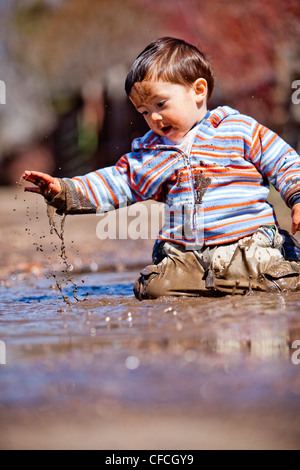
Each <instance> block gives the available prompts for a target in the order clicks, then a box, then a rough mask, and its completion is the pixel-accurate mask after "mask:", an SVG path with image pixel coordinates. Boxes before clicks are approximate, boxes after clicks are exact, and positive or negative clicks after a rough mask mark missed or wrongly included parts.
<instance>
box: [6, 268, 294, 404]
mask: <svg viewBox="0 0 300 470" xmlns="http://www.w3.org/2000/svg"><path fill="white" fill-rule="evenodd" d="M135 277H136V272H125V273H113V272H106V273H94V274H89V275H85V276H83V275H77V276H76V275H74V276H73V279H74V282H76V285H77V286H78V287H77V300H75V299H74V298H73V292H72V289H70V287H69V286H67V287H66V288H64V287H63V292H64V296H65V297H67V298H69V302H70V303H69V304H68V303H66V302H65V301H64V300H63V299H62V296H61V292H60V291H59V289H58V288H57V286H56V283H55V282H54V280H53V278H52V277H49V278H48V279H41V280H35V281H34V282H30V281H27V282H24V281H22V282H18V281H16V282H15V283H14V284H13V286H11V287H1V289H0V302H1V313H0V329H1V339H2V340H3V341H4V342H5V346H6V364H5V365H2V366H1V368H0V377H1V403H2V405H6V406H9V407H10V406H14V405H22V406H24V405H26V406H35V404H36V403H40V404H41V405H42V404H44V405H45V406H48V407H52V406H54V405H55V402H58V403H62V402H64V401H66V402H68V400H69V399H70V398H71V399H72V400H74V399H75V400H79V401H80V402H82V401H85V400H91V399H95V398H99V397H102V398H103V400H104V401H105V399H107V400H111V399H116V400H118V402H121V403H122V402H124V403H129V404H131V405H132V404H145V405H147V406H151V405H153V404H163V403H168V404H170V403H173V404H181V403H187V402H188V403H190V404H192V403H194V404H199V403H203V404H205V406H207V405H213V406H215V407H218V406H220V407H222V408H223V407H224V406H226V405H230V406H232V405H234V406H246V407H247V406H248V405H249V404H253V402H255V403H256V404H261V405H264V404H265V405H266V406H268V405H270V404H272V403H273V404H274V403H277V402H278V403H283V404H285V405H287V406H289V407H290V406H292V407H293V406H295V407H297V408H298V405H300V402H299V399H300V375H299V371H300V364H299V366H297V365H296V364H294V363H293V359H294V362H298V361H297V358H298V357H299V359H300V353H299V355H297V349H296V348H294V349H293V347H292V344H293V342H294V341H295V340H297V339H300V316H299V311H300V297H299V294H265V293H264V294H257V295H248V296H245V297H241V296H234V297H231V296H229V297H224V298H217V299H208V298H193V299H190V298H181V299H178V298H175V297H172V298H162V299H158V300H152V301H143V302H138V301H137V300H136V299H135V298H134V296H133V293H132V284H133V281H134V279H135ZM83 281H84V282H83ZM62 283H63V280H62ZM62 285H63V284H62ZM87 293H88V297H86V294H87ZM83 299H85V300H83ZM293 353H294V356H293ZM299 362H300V361H299Z"/></svg>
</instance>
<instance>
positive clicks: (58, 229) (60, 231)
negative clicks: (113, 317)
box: [47, 205, 89, 305]
mask: <svg viewBox="0 0 300 470" xmlns="http://www.w3.org/2000/svg"><path fill="white" fill-rule="evenodd" d="M55 214H56V209H55V208H54V207H52V206H50V205H47V216H48V220H49V224H50V233H51V234H53V233H55V234H56V235H57V236H58V238H59V239H60V242H61V246H60V257H61V259H62V261H63V263H64V265H65V269H64V270H63V271H62V272H63V273H64V274H65V275H66V279H65V281H66V285H68V284H71V286H72V296H73V298H74V299H75V300H76V302H83V301H84V300H86V298H87V296H88V295H89V293H88V292H87V293H86V294H85V297H84V298H83V299H79V298H78V296H77V291H78V285H77V284H76V283H75V282H74V280H73V277H72V275H71V271H72V269H73V266H72V265H71V264H70V263H69V261H68V257H67V253H66V244H65V240H64V232H65V222H66V217H67V215H66V214H64V215H62V216H59V217H60V226H58V225H57V224H56V222H55V219H54V216H55ZM52 277H53V278H54V280H55V283H56V286H57V288H58V290H59V291H60V293H61V296H62V298H63V301H64V302H65V303H66V304H67V305H71V303H72V302H71V301H70V299H69V297H68V296H66V295H65V294H64V292H63V288H62V284H61V283H60V282H59V281H58V279H57V277H56V275H55V274H52Z"/></svg>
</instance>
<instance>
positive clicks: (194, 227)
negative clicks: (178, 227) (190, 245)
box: [184, 153, 200, 246]
mask: <svg viewBox="0 0 300 470" xmlns="http://www.w3.org/2000/svg"><path fill="white" fill-rule="evenodd" d="M184 156H185V160H186V168H187V170H188V172H189V177H190V181H191V185H192V197H193V230H194V234H195V240H196V245H197V246H198V245H200V241H199V235H198V230H197V223H196V215H197V208H196V189H195V184H194V178H193V173H192V168H191V163H190V154H186V153H184Z"/></svg>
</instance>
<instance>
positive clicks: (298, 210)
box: [291, 203, 300, 235]
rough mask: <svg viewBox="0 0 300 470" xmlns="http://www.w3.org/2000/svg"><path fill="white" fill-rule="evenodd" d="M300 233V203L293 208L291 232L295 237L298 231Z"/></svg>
mask: <svg viewBox="0 0 300 470" xmlns="http://www.w3.org/2000/svg"><path fill="white" fill-rule="evenodd" d="M298 230H299V231H300V203H298V204H295V205H294V206H293V208H292V229H291V232H292V234H293V235H295V233H296V232H297V231H298Z"/></svg>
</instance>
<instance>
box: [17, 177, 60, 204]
mask: <svg viewBox="0 0 300 470" xmlns="http://www.w3.org/2000/svg"><path fill="white" fill-rule="evenodd" d="M23 178H24V179H25V180H26V181H29V182H30V183H33V184H35V185H36V186H31V187H26V188H25V191H28V192H31V193H37V194H41V195H42V196H44V198H45V199H47V200H48V201H51V200H52V199H53V198H54V197H55V196H56V195H57V194H58V193H59V192H60V191H61V184H60V182H59V180H58V179H57V178H53V177H52V176H50V175H47V174H46V173H40V172H38V171H25V172H24V174H23Z"/></svg>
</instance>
